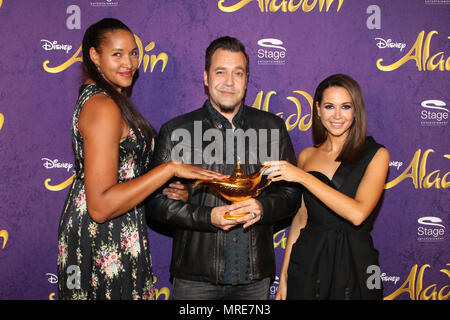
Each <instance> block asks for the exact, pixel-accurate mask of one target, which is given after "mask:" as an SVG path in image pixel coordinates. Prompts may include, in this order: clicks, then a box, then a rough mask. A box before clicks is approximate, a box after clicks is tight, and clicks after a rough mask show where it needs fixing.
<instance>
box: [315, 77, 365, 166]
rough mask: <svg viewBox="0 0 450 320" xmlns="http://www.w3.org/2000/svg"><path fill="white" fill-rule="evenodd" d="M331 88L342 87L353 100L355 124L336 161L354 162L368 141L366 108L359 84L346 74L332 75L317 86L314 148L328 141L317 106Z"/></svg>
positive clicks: (350, 129)
mask: <svg viewBox="0 0 450 320" xmlns="http://www.w3.org/2000/svg"><path fill="white" fill-rule="evenodd" d="M330 87H342V88H344V89H346V90H347V91H348V93H349V94H350V96H351V98H352V102H353V107H354V110H355V111H354V119H353V123H352V125H351V127H350V128H349V132H348V135H347V139H346V140H345V142H344V145H343V147H342V150H341V152H340V153H339V155H338V157H337V158H336V161H342V162H353V161H356V160H358V159H359V158H360V157H361V155H362V151H363V148H364V144H365V140H366V106H365V103H364V98H363V95H362V91H361V87H360V86H359V84H358V82H356V81H355V80H354V79H353V78H352V77H350V76H348V75H346V74H334V75H331V76H329V77H328V78H326V79H325V80H323V81H322V82H321V83H320V84H319V85H318V86H317V89H316V93H315V94H314V102H313V121H312V136H313V140H314V146H315V147H319V146H321V145H322V144H323V143H324V142H325V140H326V139H327V135H328V132H327V130H326V129H325V127H324V126H323V124H322V122H321V121H320V119H319V114H318V112H317V105H320V103H321V102H322V96H323V92H324V91H325V90H326V89H328V88H330Z"/></svg>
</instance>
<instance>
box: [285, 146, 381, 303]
mask: <svg viewBox="0 0 450 320" xmlns="http://www.w3.org/2000/svg"><path fill="white" fill-rule="evenodd" d="M381 147H383V146H382V145H380V144H378V143H376V142H375V140H374V139H373V138H372V137H367V138H366V144H365V148H364V152H363V156H362V158H361V159H360V160H358V161H356V162H354V163H346V164H344V163H341V165H340V166H339V167H338V169H337V170H336V173H335V174H334V176H333V178H332V179H331V181H330V180H329V179H328V177H327V176H325V175H324V174H322V173H320V172H317V171H311V172H309V173H311V174H312V175H314V176H315V177H316V178H318V179H320V180H321V181H323V182H324V183H326V184H328V185H329V186H330V187H332V188H334V189H336V190H338V191H340V192H342V193H344V194H346V195H347V196H349V197H352V198H354V197H355V195H356V191H357V189H358V186H359V184H360V182H361V179H362V178H363V176H364V172H365V170H366V168H367V166H368V165H369V163H370V161H371V160H372V158H373V156H374V155H375V153H376V152H377V151H378V149H379V148H381ZM303 196H304V200H305V205H306V208H307V210H308V220H307V224H306V226H305V228H303V229H302V230H301V232H300V236H299V238H298V239H297V241H296V242H295V244H294V245H293V247H292V252H291V258H290V263H289V268H288V288H287V299H330V300H344V299H356V300H358V299H359V300H361V299H364V300H366V299H382V298H383V292H382V285H380V288H378V289H369V288H368V285H367V280H368V278H369V277H370V276H371V275H372V273H373V271H372V272H369V271H368V270H367V268H368V267H369V266H371V265H375V266H378V265H379V264H378V251H377V250H375V249H374V247H373V241H372V237H371V235H370V231H371V229H372V225H373V221H374V219H375V215H374V214H373V213H372V214H371V215H370V216H369V217H368V218H367V219H366V220H365V221H364V222H363V223H362V224H361V225H360V226H358V227H355V226H354V225H352V224H351V223H350V222H348V221H347V220H345V219H343V218H341V217H340V216H339V215H337V214H336V213H334V212H333V211H331V210H330V209H329V208H328V207H327V206H325V205H324V204H323V203H322V202H321V201H320V200H319V199H317V198H316V197H315V196H314V195H312V194H311V193H310V192H309V191H307V190H306V191H305V193H304V195H303ZM380 283H381V281H380ZM370 287H372V286H370Z"/></svg>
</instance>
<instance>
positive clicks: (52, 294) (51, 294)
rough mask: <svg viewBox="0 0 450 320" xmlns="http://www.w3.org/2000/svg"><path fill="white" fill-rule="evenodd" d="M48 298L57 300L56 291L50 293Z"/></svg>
mask: <svg viewBox="0 0 450 320" xmlns="http://www.w3.org/2000/svg"><path fill="white" fill-rule="evenodd" d="M48 300H55V293H54V292H52V293H50V294H49V295H48Z"/></svg>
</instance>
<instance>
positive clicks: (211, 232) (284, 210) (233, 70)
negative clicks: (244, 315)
mask: <svg viewBox="0 0 450 320" xmlns="http://www.w3.org/2000/svg"><path fill="white" fill-rule="evenodd" d="M248 71H249V60H248V55H247V54H246V52H245V47H244V46H243V45H242V43H241V42H240V41H239V40H237V39H235V38H231V37H222V38H219V39H216V40H214V41H213V42H212V43H211V44H210V46H209V47H208V49H207V50H206V61H205V71H204V84H205V88H207V91H208V96H209V99H208V100H207V101H206V102H205V103H204V105H203V107H202V108H200V109H197V110H195V111H192V112H190V113H187V114H184V115H181V116H178V117H176V118H174V119H172V120H170V121H168V122H167V123H165V124H164V125H163V126H162V127H161V129H160V132H159V136H158V139H157V143H156V148H155V153H154V160H153V165H154V166H157V165H159V164H161V163H164V162H167V161H173V160H182V161H184V162H190V163H193V164H197V165H200V166H201V167H203V168H205V169H209V170H213V171H217V172H221V173H223V174H232V173H233V170H234V168H235V167H236V161H235V160H236V159H237V156H239V157H240V161H241V167H242V169H243V170H244V172H245V173H246V174H250V173H253V172H255V171H257V170H258V169H259V168H260V167H261V163H263V162H264V161H266V160H269V159H272V160H287V161H289V162H291V163H294V164H295V162H296V157H295V153H294V150H293V147H292V143H291V140H290V138H289V135H288V133H287V130H286V127H285V125H284V122H283V121H282V120H281V119H280V118H279V117H277V116H275V115H273V114H271V113H269V112H264V111H260V110H257V109H255V108H251V107H248V106H246V105H244V97H245V92H246V89H247V81H248ZM238 133H239V134H238ZM211 137H214V138H211ZM230 137H231V138H230ZM252 139H256V140H252ZM211 149H214V150H213V151H212V150H211ZM269 155H270V156H269ZM274 158H275V159H274ZM185 183H186V184H187V185H188V186H189V185H192V181H188V182H185ZM300 200H301V191H300V189H299V187H298V186H297V185H292V184H289V183H286V182H276V183H272V185H270V186H269V187H268V188H267V189H265V190H264V191H263V192H262V193H261V194H260V195H259V196H258V197H256V198H252V199H249V200H245V201H242V202H239V203H237V204H232V205H227V202H226V201H225V200H224V199H223V198H222V197H220V196H219V195H217V194H215V193H214V192H212V191H211V190H210V189H207V188H200V187H197V188H195V189H193V190H192V188H191V187H190V196H189V200H188V201H187V202H182V201H177V200H170V199H168V198H166V196H164V195H163V194H162V193H154V195H153V196H152V197H151V198H150V199H149V202H148V211H147V219H148V220H149V221H150V220H156V221H158V222H162V223H165V224H168V225H170V226H171V227H172V228H173V229H174V230H173V231H174V232H173V248H172V261H171V266H170V273H171V275H172V276H173V289H172V298H173V299H205V300H206V299H210V300H215V299H267V298H268V292H269V286H270V279H271V277H273V276H274V274H275V254H274V247H273V224H274V223H275V222H277V221H279V220H281V219H284V218H287V217H289V216H292V215H294V214H295V213H296V212H297V210H298V208H299V206H300V203H301V202H300ZM227 211H229V212H232V213H233V214H238V213H245V212H249V213H248V214H247V215H245V216H243V217H240V218H237V219H231V220H230V219H225V218H224V214H225V213H226V212H227Z"/></svg>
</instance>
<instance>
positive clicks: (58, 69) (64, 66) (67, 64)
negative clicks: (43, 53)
mask: <svg viewBox="0 0 450 320" xmlns="http://www.w3.org/2000/svg"><path fill="white" fill-rule="evenodd" d="M80 52H81V46H80V47H79V48H78V50H77V52H75V54H74V55H73V56H72V57H71V58H70V59H69V60H67V61H66V62H64V63H63V64H61V65H59V66H57V67H53V68H52V67H48V66H47V65H48V64H49V63H50V61H49V60H45V61H44V62H43V63H42V67H43V68H44V70H45V71H47V72H48V73H58V72H61V71H64V70H66V69H67V68H68V67H70V66H71V65H73V64H74V63H75V62H77V61H82V58H81V56H80V57H77V56H78V55H79V54H80Z"/></svg>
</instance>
